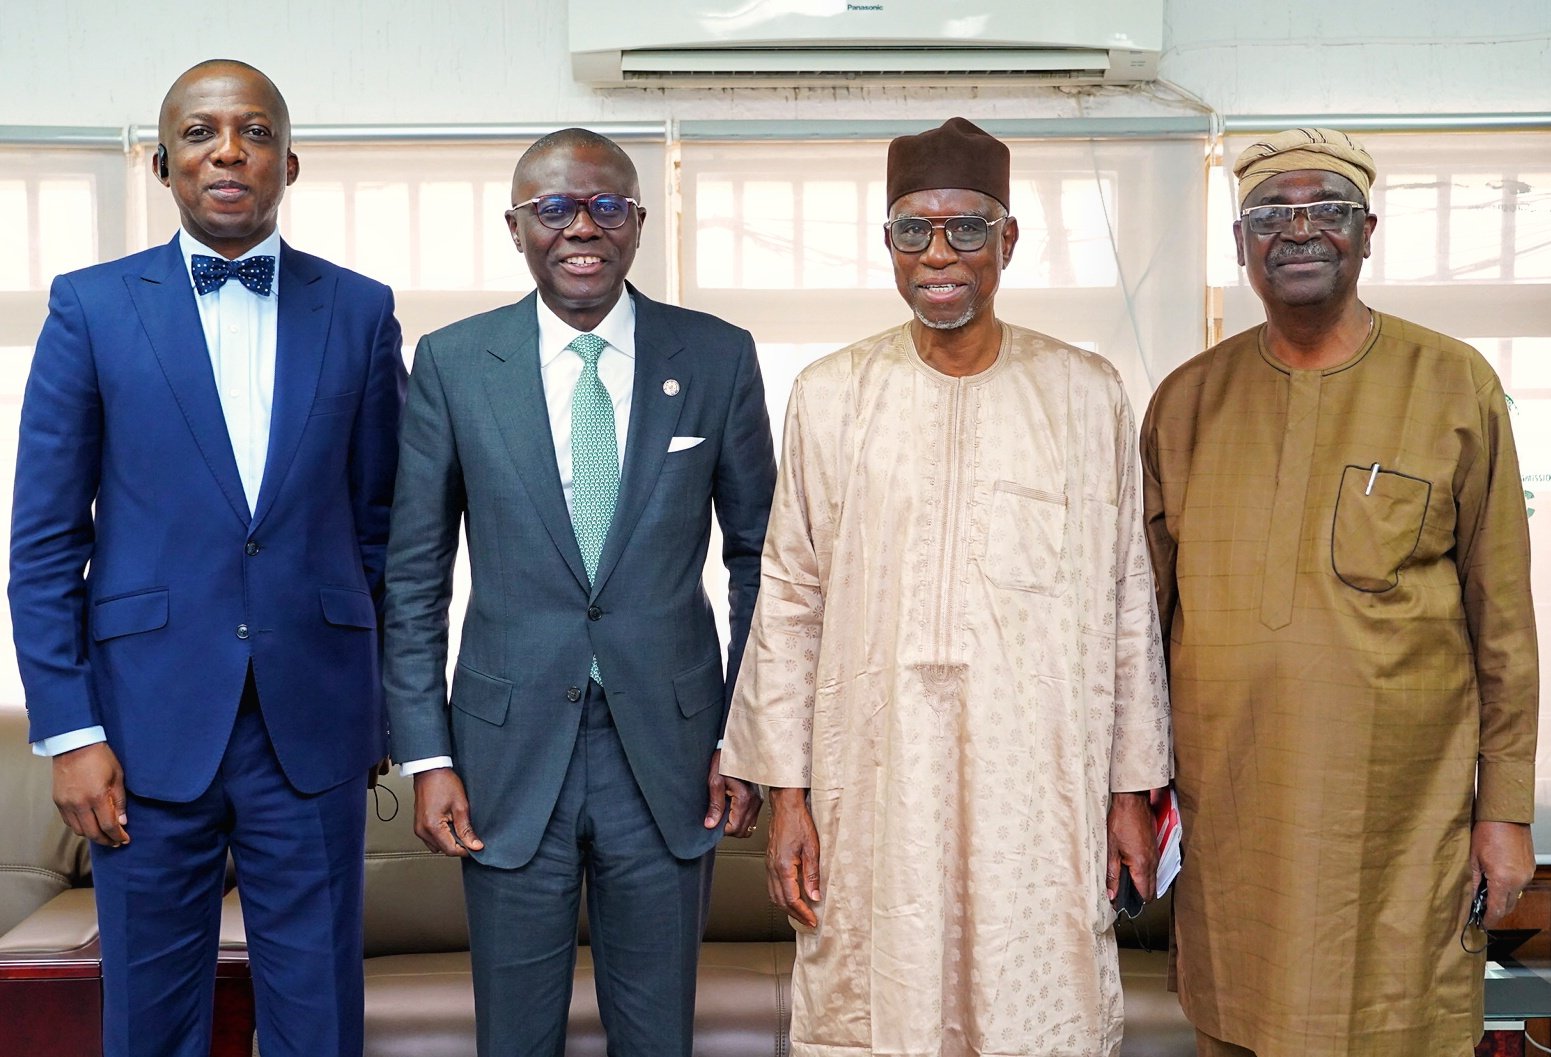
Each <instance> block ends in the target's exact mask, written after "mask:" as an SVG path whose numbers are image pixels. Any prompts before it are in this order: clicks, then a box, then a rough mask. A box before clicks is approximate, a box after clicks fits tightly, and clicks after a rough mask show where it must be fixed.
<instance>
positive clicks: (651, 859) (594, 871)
mask: <svg viewBox="0 0 1551 1057" xmlns="http://www.w3.org/2000/svg"><path fill="white" fill-rule="evenodd" d="M583 708H584V710H585V711H584V715H583V719H582V724H581V730H580V731H579V732H578V734H577V738H576V744H575V746H574V747H573V748H572V751H571V763H570V767H569V769H568V770H567V771H566V777H565V782H564V784H563V785H562V786H561V790H560V797H559V799H558V801H557V802H556V804H555V810H554V814H553V815H551V817H550V820H549V826H548V828H547V829H546V830H545V831H544V836H543V838H542V839H541V840H540V841H539V847H538V851H537V852H536V853H535V854H534V856H533V858H532V860H530V861H529V862H528V863H527V864H526V865H524V866H522V867H520V868H518V869H515V870H502V869H496V868H492V867H488V866H482V865H480V864H479V863H477V862H475V861H474V860H473V859H465V860H464V861H463V886H464V892H465V894H466V896H467V900H468V914H469V938H470V946H471V947H472V949H473V964H474V1012H475V1020H476V1022H477V1031H478V1039H479V1057H563V1054H564V1053H565V1031H566V1023H567V1019H568V1015H569V1011H570V1005H571V976H572V973H573V971H574V969H575V965H576V928H577V915H578V910H579V907H580V899H581V891H582V880H583V878H584V877H585V879H586V882H587V922H588V928H589V933H590V935H589V940H590V943H591V947H592V960H593V968H594V973H595V980H596V986H597V990H598V1010H599V1013H600V1015H601V1017H602V1020H603V1030H604V1033H605V1034H606V1035H607V1037H608V1053H609V1055H610V1057H675V1055H677V1057H689V1055H690V1040H691V1034H692V1031H693V1028H694V1018H695V963H696V960H697V957H698V955H699V950H700V935H701V932H702V931H703V927H704V919H705V907H706V902H707V899H708V897H709V894H710V884H711V859H712V853H709V852H708V853H707V854H706V855H704V856H702V857H700V858H698V859H689V860H685V859H678V858H675V857H674V855H673V853H672V852H670V851H669V850H668V847H667V845H666V844H665V843H663V839H662V835H661V834H660V833H659V832H658V829H657V824H656V823H655V822H654V821H653V820H652V815H651V811H650V810H649V809H648V808H647V805H646V800H645V799H644V798H643V797H642V796H641V790H640V789H639V788H638V787H637V785H636V782H635V778H634V776H633V775H632V774H631V772H630V763H629V761H628V760H627V759H626V758H625V751H624V747H623V746H622V745H621V744H620V741H619V734H618V732H617V731H616V730H615V729H614V720H613V717H612V716H610V714H609V709H608V702H607V701H606V699H605V697H604V694H603V689H602V688H601V687H599V686H598V685H597V684H596V683H589V685H588V689H587V696H586V698H585V699H584V702H583ZM266 1057H267V1055H266Z"/></svg>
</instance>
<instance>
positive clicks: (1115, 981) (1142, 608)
mask: <svg viewBox="0 0 1551 1057" xmlns="http://www.w3.org/2000/svg"><path fill="white" fill-rule="evenodd" d="M1002 333H1003V339H1002V345H1001V349H1000V351H999V353H998V358H997V360H996V362H995V363H994V364H993V365H992V366H991V367H990V368H989V369H987V370H986V371H983V372H982V373H980V374H977V375H972V376H969V377H964V378H953V377H949V376H947V375H944V374H941V373H939V372H937V371H935V370H933V369H932V368H930V367H928V366H927V365H926V363H924V362H923V361H922V360H921V358H920V356H919V355H918V354H917V352H916V350H915V347H914V345H913V343H912V341H911V338H910V333H909V328H908V326H907V327H901V328H899V329H898V330H893V331H889V332H887V333H884V334H881V335H878V336H876V337H873V338H869V339H867V340H865V341H862V342H859V343H857V344H855V345H852V346H850V347H849V348H846V349H843V350H841V351H840V352H837V353H835V354H834V355H832V356H829V357H827V358H826V359H824V360H821V361H820V362H818V363H816V364H814V365H813V366H811V367H809V368H808V369H807V370H806V371H804V372H803V374H802V375H801V377H799V378H798V380H797V384H796V386H795V388H794V389H793V392H792V397H791V403H790V405H789V408H788V411H787V422H786V433H785V444H784V447H785V455H784V458H783V460H782V464H781V471H780V477H779V481H778V483H777V486H776V500H775V506H774V508H773V510H772V512H771V520H770V528H769V532H768V534H767V536H766V542H765V553H764V565H763V579H762V583H761V587H760V599H759V603H758V605H757V608H756V610H755V617H754V625H753V629H752V631H751V633H750V635H749V641H748V646H747V650H746V652H745V654H744V659H743V669H742V675H741V677H740V679H739V683H738V687H737V692H736V695H735V699H734V702H733V709H732V715H731V719H730V721H729V724H728V729H727V743H726V750H725V752H724V755H723V759H722V769H723V770H724V771H725V772H727V773H729V774H734V775H738V776H740V777H743V778H746V779H751V780H754V781H757V782H761V783H764V784H766V785H772V786H784V787H808V788H809V789H810V790H811V806H812V812H813V817H814V822H815V825H816V827H817V830H818V834H819V841H820V863H821V882H822V891H823V898H822V900H821V901H820V902H819V904H818V906H817V908H816V909H817V914H818V919H819V926H818V928H817V930H815V931H812V932H806V931H804V930H799V935H798V938H797V944H798V947H797V967H796V972H795V976H794V980H793V992H794V999H793V1014H792V1050H793V1053H794V1054H795V1055H797V1057H859V1055H862V1054H874V1053H876V1054H888V1055H891V1057H966V1055H971V1054H973V1055H1014V1054H1018V1055H1024V1054H1027V1055H1042V1057H1108V1055H1112V1054H1114V1053H1115V1052H1116V1050H1117V1049H1118V1046H1119V1041H1120V1031H1121V999H1120V979H1119V975H1118V972H1117V969H1116V956H1115V945H1114V933H1113V931H1112V929H1111V923H1112V921H1113V917H1114V914H1113V911H1112V910H1111V909H1110V907H1109V904H1108V902H1107V901H1106V899H1105V896H1104V865H1105V863H1104V860H1105V851H1106V833H1105V815H1106V811H1107V806H1108V800H1109V793H1110V791H1111V790H1142V789H1149V788H1153V787H1157V786H1161V785H1164V784H1166V783H1167V781H1168V779H1169V775H1170V768H1171V763H1170V741H1169V722H1168V712H1167V703H1166V697H1165V692H1164V686H1163V661H1162V651H1161V646H1160V643H1159V639H1158V631H1157V622H1156V618H1155V615H1154V605H1155V603H1154V598H1153V593H1152V579H1151V576H1150V573H1149V571H1148V566H1147V554H1146V548H1145V544H1144V540H1143V535H1142V522H1141V506H1140V502H1141V500H1140V496H1139V494H1138V487H1139V484H1138V474H1139V470H1138V469H1137V466H1136V456H1135V434H1134V431H1133V420H1132V415H1131V410H1130V407H1129V405H1128V403H1127V401H1126V398H1125V395H1124V391H1123V389H1122V387H1121V383H1120V379H1119V377H1118V375H1117V374H1116V372H1115V370H1114V368H1113V367H1111V366H1110V365H1109V364H1108V363H1107V362H1105V361H1104V360H1102V359H1100V358H1099V357H1097V356H1095V355H1093V354H1091V353H1087V352H1083V351H1081V350H1079V349H1074V348H1071V347H1069V346H1066V345H1063V344H1061V343H1059V342H1056V341H1054V340H1052V339H1049V338H1046V337H1044V336H1042V335H1039V334H1036V333H1034V332H1032V331H1028V330H1023V329H1020V328H1016V327H1009V326H1006V325H1003V328H1002Z"/></svg>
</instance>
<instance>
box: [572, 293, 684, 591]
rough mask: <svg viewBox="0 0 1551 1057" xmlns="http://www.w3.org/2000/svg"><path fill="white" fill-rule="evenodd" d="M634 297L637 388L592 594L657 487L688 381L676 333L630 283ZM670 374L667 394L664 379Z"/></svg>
mask: <svg viewBox="0 0 1551 1057" xmlns="http://www.w3.org/2000/svg"><path fill="white" fill-rule="evenodd" d="M630 294H631V295H632V296H634V298H635V387H634V389H633V390H632V393H633V395H632V397H631V401H630V431H629V433H628V435H627V436H626V438H625V465H624V469H623V472H622V474H621V476H620V481H619V501H618V502H617V503H616V504H615V506H614V521H613V523H612V524H611V525H610V526H609V535H608V538H607V539H606V540H604V541H603V553H602V554H601V555H599V557H598V575H597V578H596V579H595V580H594V582H593V585H592V597H594V598H596V597H597V596H598V592H600V591H602V590H603V585H604V584H606V583H607V582H608V579H609V574H610V573H612V572H613V571H614V566H615V565H616V564H617V563H618V562H619V556H620V555H621V554H622V553H623V552H624V549H625V542H626V541H627V540H629V539H630V534H631V533H632V532H634V531H635V526H636V522H637V521H639V520H641V511H642V510H644V509H645V508H646V501H647V500H648V499H650V498H651V495H652V490H653V489H654V488H655V487H656V486H657V476H658V474H659V473H660V472H661V471H662V463H663V459H664V458H666V457H667V454H668V442H669V441H671V440H672V439H673V430H674V427H676V426H677V425H678V422H679V414H680V413H681V412H682V411H683V409H684V401H685V391H686V390H687V389H688V388H689V386H690V385H691V384H692V379H691V378H690V374H689V371H690V367H689V364H688V363H687V362H681V361H676V360H675V359H674V357H675V356H677V355H678V353H679V352H680V351H681V350H682V348H683V346H682V345H681V344H680V343H679V340H678V337H677V335H676V334H674V333H673V331H672V330H671V328H669V327H668V326H667V324H666V321H665V320H663V318H662V315H661V306H660V305H658V304H657V302H655V301H652V300H651V299H649V298H647V297H644V296H642V295H641V294H640V293H638V292H637V291H636V290H635V288H634V287H631V288H630ZM669 379H673V380H674V381H676V382H677V383H678V385H677V386H676V387H674V386H670V387H669V388H670V389H673V390H674V392H673V393H672V395H670V394H669V393H668V392H666V391H665V390H664V389H663V383H665V382H667V381H668V380H669Z"/></svg>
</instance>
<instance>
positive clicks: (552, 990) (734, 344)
mask: <svg viewBox="0 0 1551 1057" xmlns="http://www.w3.org/2000/svg"><path fill="white" fill-rule="evenodd" d="M639 197H640V190H639V183H638V180H637V177H636V172H635V167H634V165H632V164H631V162H630V159H629V158H628V157H627V156H626V155H625V153H624V152H623V151H622V150H620V148H619V147H618V146H617V145H615V144H614V143H613V142H611V141H610V140H608V139H606V138H604V137H602V136H599V135H596V134H595V133H592V132H588V131H586V130H584V129H566V130H563V131H561V132H556V133H553V134H551V135H549V136H546V137H544V138H543V139H541V140H539V141H538V142H537V143H535V144H534V145H533V146H532V147H531V148H529V149H528V151H527V152H526V153H525V154H524V155H523V156H522V160H521V161H519V162H518V164H517V171H516V174H515V176H514V177H513V181H512V201H513V206H512V209H511V210H510V211H509V212H508V213H507V215H506V217H507V223H508V226H509V227H510V230H511V233H512V241H513V242H514V243H516V245H517V247H518V249H520V250H521V251H522V253H523V255H524V257H525V258H526V259H527V263H528V267H529V269H530V270H531V271H532V273H533V277H534V281H535V282H536V284H537V286H538V291H537V293H536V294H535V295H531V296H529V297H527V298H525V299H523V300H522V301H520V302H518V303H517V304H515V305H511V306H508V307H506V308H500V309H497V310H495V311H493V312H487V313H485V314H483V315H478V316H474V317H472V318H470V319H465V320H463V321H461V322H458V323H455V324H453V325H452V326H450V327H446V328H444V329H443V330H439V331H437V332H435V333H433V334H429V335H427V336H426V337H425V338H423V339H422V340H421V342H420V345H419V347H418V349H417V350H416V353H415V361H414V370H413V373H412V376H411V378H410V392H409V399H408V403H407V406H406V407H405V411H404V425H403V434H402V435H403V443H402V448H401V453H400V463H399V478H398V492H397V500H396V503H395V508H394V513H393V524H392V530H391V533H390V543H389V550H388V573H387V579H388V596H387V607H386V623H387V632H386V634H387V644H386V651H385V653H386V663H385V682H386V688H387V696H388V706H389V715H390V721H391V729H392V740H393V752H394V756H395V757H396V758H397V759H399V760H400V761H402V762H403V765H404V770H405V773H412V774H414V776H415V831H416V833H417V834H418V835H419V836H420V838H421V839H422V840H423V841H425V843H426V844H427V845H428V846H429V847H431V848H432V849H433V850H436V851H440V852H443V853H445V854H448V855H456V856H460V857H462V858H463V860H464V875H463V876H464V889H465V893H466V895H467V898H468V913H469V930H470V935H471V942H472V946H473V961H474V994H475V1011H476V1016H477V1020H478V1038H479V1053H480V1054H481V1055H482V1057H491V1055H494V1054H497V1053H500V1054H514V1055H515V1054H520V1055H522V1057H534V1055H547V1054H553V1055H555V1057H559V1055H560V1054H562V1053H563V1052H564V1048H565V1027H566V1019H567V1013H568V1009H569V1003H570V991H571V976H572V971H573V967H574V963H575V940H576V925H577V912H578V905H579V898H580V891H581V883H582V879H583V878H584V877H585V878H586V881H587V909H588V919H589V922H590V924H591V936H592V956H593V962H594V966H595V970H596V980H597V989H598V1001H599V1007H600V1011H601V1013H602V1017H603V1026H604V1030H605V1032H606V1033H607V1035H608V1038H609V1052H610V1054H615V1055H620V1057H625V1055H641V1057H670V1055H674V1054H681V1055H683V1057H688V1055H689V1053H690V1036H691V1031H692V1026H693V1020H694V989H695V963H696V957H697V952H698V947H699V942H700V934H701V931H702V926H703V921H704V914H705V905H706V897H707V893H708V891H709V883H710V871H711V852H712V849H713V847H714V846H715V844H716V842H717V839H718V838H719V836H720V833H721V832H722V831H724V830H725V831H726V832H728V833H732V834H735V835H738V836H744V835H747V833H748V832H749V831H750V829H752V827H753V824H754V818H755V816H756V814H757V813H758V810H759V794H758V792H757V790H756V789H755V788H754V787H752V786H748V785H745V784H744V783H742V782H740V781H738V780H737V779H734V778H726V779H724V778H723V777H722V776H721V774H720V769H719V764H720V755H721V754H720V740H719V739H720V737H721V731H722V726H723V723H724V721H725V715H726V709H727V701H728V699H729V697H730V694H731V687H732V684H733V681H734V679H735V677H736V675H737V669H738V661H739V658H740V657H741V655H742V652H743V642H744V638H745V636H746V635H747V633H748V627H749V620H750V617H751V615H752V613H753V609H754V596H755V592H756V591H757V589H758V585H759V561H760V551H761V548H762V545H763V541H764V535H765V521H766V518H767V516H768V514H769V509H770V498H771V491H772V489H773V487H774V481H775V458H774V453H773V451H772V446H771V440H770V424H769V420H768V416H767V415H766V412H765V398H764V390H763V386H762V384H761V382H760V376H759V366H758V362H757V361H756V359H755V356H754V344H753V340H752V339H751V338H750V336H749V334H748V333H747V332H746V331H743V330H739V329H737V328H735V327H732V326H730V325H728V324H726V323H724V322H722V321H720V320H718V319H715V318H713V317H711V316H707V315H703V314H701V313H698V312H690V311H686V310H684V309H679V308H672V307H669V306H666V305H661V304H658V303H657V302H654V301H652V300H650V299H648V298H646V297H644V296H642V295H641V294H640V293H639V292H638V291H636V290H635V289H634V288H632V287H629V286H628V285H627V284H626V282H625V275H626V273H627V272H628V271H629V268H630V264H631V261H632V260H633V259H634V257H635V251H636V248H637V247H638V246H639V244H640V234H641V225H642V223H643V222H644V221H645V218H646V211H645V210H644V209H642V208H641V206H640V203H639V201H638V199H639ZM713 504H714V507H715V513H716V518H717V521H718V523H719V524H720V527H721V531H722V540H723V560H724V562H725V563H726V566H727V571H728V576H729V580H730V591H729V597H730V603H731V642H730V643H729V646H728V665H727V675H726V678H725V679H724V678H723V674H722V662H721V656H720V653H721V650H720V645H719V643H718V641H717V635H716V628H715V623H714V620H713V617H712V613H711V606H710V603H709V601H708V600H707V598H706V595H705V591H704V589H703V587H702V585H701V572H702V569H703V568H704V564H705V559H706V549H707V546H708V544H709V539H710V528H711V513H712V507H713ZM460 524H463V525H465V526H466V529H467V536H468V541H469V557H470V564H471V569H472V578H473V591H472V598H471V600H470V603H469V607H468V612H467V614H466V617H465V620H464V625H463V638H462V645H461V648H460V650H459V656H458V663H457V669H456V672H455V674H454V676H453V681H452V692H451V696H450V706H451V707H450V708H449V695H448V693H447V687H446V676H445V672H446V662H447V629H448V614H447V609H448V605H449V602H450V600H451V595H452V569H453V559H454V556H455V555H456V552H457V547H458V529H459V526H460Z"/></svg>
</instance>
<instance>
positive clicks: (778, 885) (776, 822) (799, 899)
mask: <svg viewBox="0 0 1551 1057" xmlns="http://www.w3.org/2000/svg"><path fill="white" fill-rule="evenodd" d="M765 883H766V885H767V886H768V887H769V889H770V901H771V902H772V903H774V904H775V905H776V906H778V907H780V908H781V909H782V910H784V911H786V913H787V914H789V915H791V916H792V917H794V918H796V919H797V920H798V921H800V922H802V923H803V924H804V925H807V926H808V927H809V928H817V927H818V924H819V918H818V914H816V913H815V912H814V910H813V904H814V903H817V902H818V901H819V832H818V830H817V829H815V828H814V825H813V815H812V814H810V813H809V811H808V791H807V790H806V789H771V790H770V844H769V847H767V848H766V849H765ZM804 896H806V897H807V898H806V899H804Z"/></svg>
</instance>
